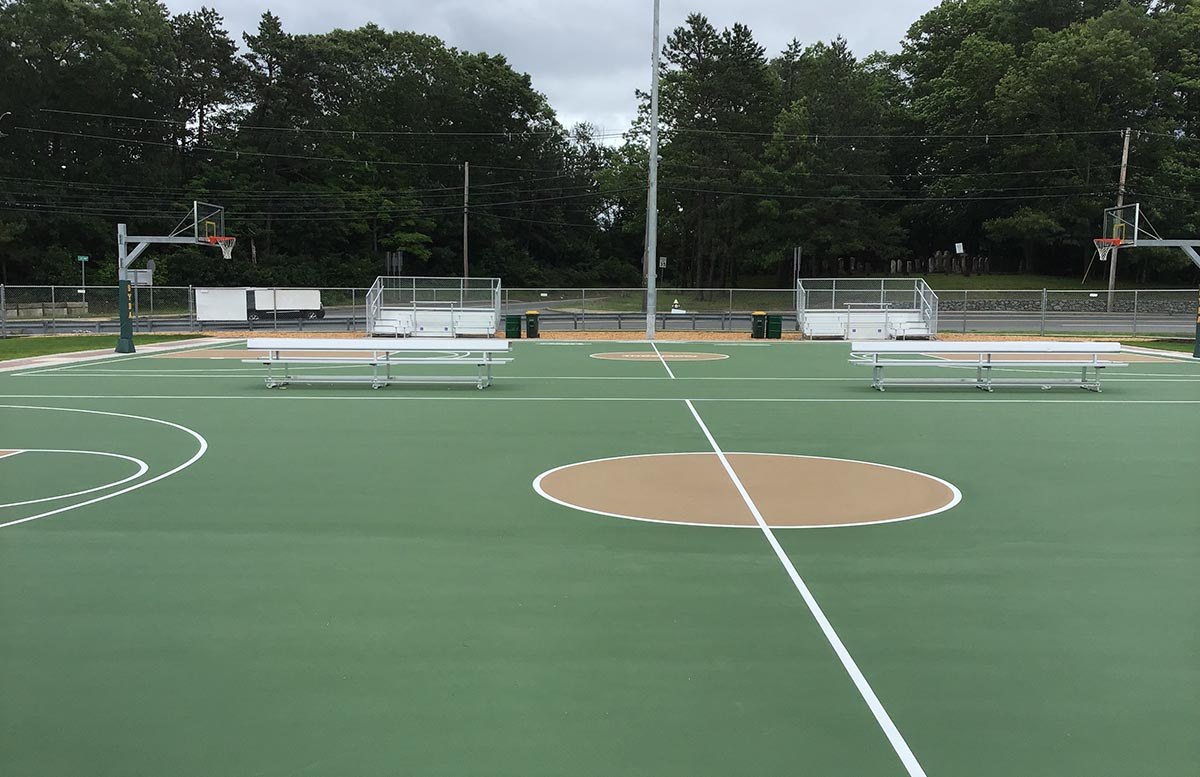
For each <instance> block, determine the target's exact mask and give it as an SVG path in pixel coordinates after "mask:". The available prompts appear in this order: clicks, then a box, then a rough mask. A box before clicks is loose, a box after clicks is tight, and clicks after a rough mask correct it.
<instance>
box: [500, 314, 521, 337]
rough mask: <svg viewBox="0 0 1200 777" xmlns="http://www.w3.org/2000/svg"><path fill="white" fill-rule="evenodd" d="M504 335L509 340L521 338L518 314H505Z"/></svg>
mask: <svg viewBox="0 0 1200 777" xmlns="http://www.w3.org/2000/svg"><path fill="white" fill-rule="evenodd" d="M504 336H505V337H507V338H508V339H509V340H520V339H521V317H520V316H505V317H504Z"/></svg>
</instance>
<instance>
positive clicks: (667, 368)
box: [650, 340, 675, 380]
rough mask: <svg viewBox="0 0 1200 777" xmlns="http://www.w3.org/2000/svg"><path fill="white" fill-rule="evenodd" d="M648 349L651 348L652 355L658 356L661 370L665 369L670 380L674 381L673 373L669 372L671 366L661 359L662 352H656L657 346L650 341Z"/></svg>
mask: <svg viewBox="0 0 1200 777" xmlns="http://www.w3.org/2000/svg"><path fill="white" fill-rule="evenodd" d="M650 347H651V348H653V349H654V353H655V354H657V355H658V360H659V361H660V362H662V366H663V369H665V370H666V371H667V374H668V375H670V376H671V380H675V373H673V372H671V365H669V364H667V360H666V359H664V358H663V355H662V351H660V350H658V346H657V345H655V344H654V341H653V340H651V341H650Z"/></svg>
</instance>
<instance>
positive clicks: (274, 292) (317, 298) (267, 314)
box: [247, 289, 325, 321]
mask: <svg viewBox="0 0 1200 777" xmlns="http://www.w3.org/2000/svg"><path fill="white" fill-rule="evenodd" d="M253 291H254V294H253V296H252V297H251V298H250V300H249V302H250V305H249V310H248V311H247V315H248V316H249V317H250V320H251V321H257V320H259V319H260V318H272V317H277V318H306V319H309V320H313V319H318V318H325V308H324V307H322V306H321V291H320V290H319V289H254V290H253Z"/></svg>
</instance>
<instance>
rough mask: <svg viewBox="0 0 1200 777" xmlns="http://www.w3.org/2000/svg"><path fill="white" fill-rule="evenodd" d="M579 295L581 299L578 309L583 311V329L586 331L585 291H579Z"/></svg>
mask: <svg viewBox="0 0 1200 777" xmlns="http://www.w3.org/2000/svg"><path fill="white" fill-rule="evenodd" d="M579 293H580V295H581V296H582V298H583V300H582V302H581V304H580V308H579V309H580V310H581V311H583V329H584V331H587V289H580V290H579Z"/></svg>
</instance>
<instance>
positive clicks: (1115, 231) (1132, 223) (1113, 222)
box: [1101, 202, 1142, 247]
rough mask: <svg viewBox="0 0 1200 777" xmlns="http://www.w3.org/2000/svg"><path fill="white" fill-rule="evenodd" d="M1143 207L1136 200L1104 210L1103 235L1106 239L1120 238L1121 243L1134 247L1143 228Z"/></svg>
mask: <svg viewBox="0 0 1200 777" xmlns="http://www.w3.org/2000/svg"><path fill="white" fill-rule="evenodd" d="M1141 221H1142V209H1141V206H1140V205H1138V204H1137V203H1136V202H1135V203H1134V204H1132V205H1118V206H1117V207H1115V208H1107V209H1105V211H1104V232H1103V233H1102V234H1101V237H1102V238H1104V239H1106V240H1120V241H1121V243H1120V245H1121V246H1123V247H1125V246H1128V247H1134V246H1136V245H1137V242H1138V232H1139V231H1140V229H1141Z"/></svg>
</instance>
